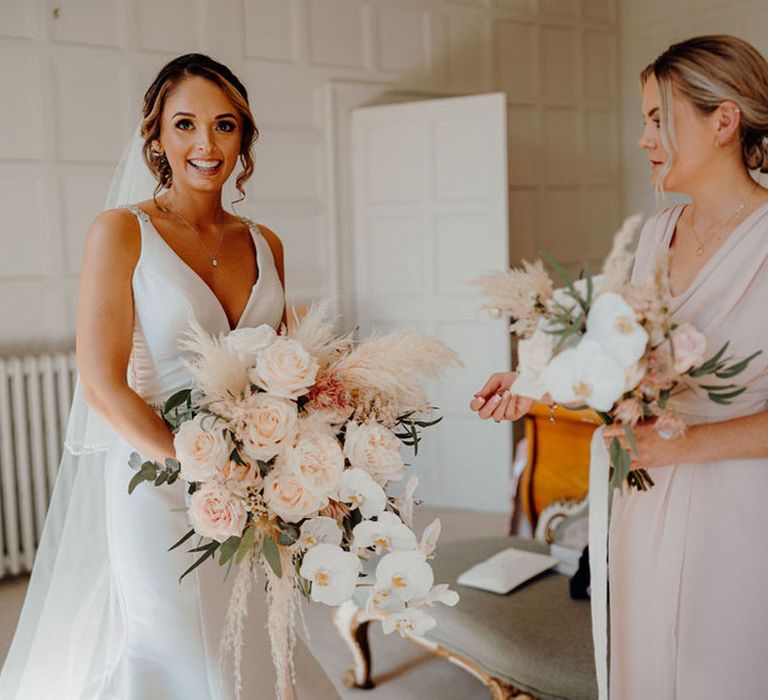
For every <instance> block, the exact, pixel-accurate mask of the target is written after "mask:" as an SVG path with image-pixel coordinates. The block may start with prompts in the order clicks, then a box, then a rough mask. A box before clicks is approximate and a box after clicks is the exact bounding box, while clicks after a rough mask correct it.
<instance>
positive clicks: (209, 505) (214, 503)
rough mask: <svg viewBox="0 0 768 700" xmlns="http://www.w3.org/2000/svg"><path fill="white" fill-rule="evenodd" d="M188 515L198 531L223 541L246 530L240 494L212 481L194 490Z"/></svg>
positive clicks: (245, 515)
mask: <svg viewBox="0 0 768 700" xmlns="http://www.w3.org/2000/svg"><path fill="white" fill-rule="evenodd" d="M189 519H190V521H191V522H192V527H193V528H194V529H195V532H197V533H198V534H199V535H203V536H204V537H210V538H212V539H214V540H216V541H217V542H224V541H225V540H226V539H227V538H228V537H232V536H237V537H239V536H240V535H242V534H243V528H244V527H245V523H246V519H247V513H246V510H245V504H244V503H243V501H242V500H241V499H240V498H238V497H236V496H234V495H233V494H231V493H230V492H229V491H227V489H225V488H223V487H222V486H221V485H219V484H209V485H205V486H203V487H202V488H200V489H198V490H197V491H195V492H194V493H193V494H192V497H191V503H190V506H189Z"/></svg>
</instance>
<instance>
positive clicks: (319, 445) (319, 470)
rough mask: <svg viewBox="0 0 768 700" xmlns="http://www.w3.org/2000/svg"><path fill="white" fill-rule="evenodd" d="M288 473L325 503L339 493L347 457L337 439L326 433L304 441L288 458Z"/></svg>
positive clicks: (317, 434) (307, 437) (314, 435)
mask: <svg viewBox="0 0 768 700" xmlns="http://www.w3.org/2000/svg"><path fill="white" fill-rule="evenodd" d="M286 458H287V464H288V469H289V470H290V471H291V472H293V473H294V474H296V476H298V477H299V478H300V479H301V480H302V481H303V482H304V483H305V484H306V485H307V486H309V488H311V489H312V490H313V491H314V492H315V493H316V494H317V495H318V497H320V498H321V499H322V500H323V506H325V502H326V501H327V498H328V497H329V496H332V495H334V494H335V493H336V491H337V490H338V487H339V482H340V481H341V474H342V472H343V471H344V454H343V453H342V451H341V446H340V445H339V441H338V440H336V438H334V437H332V436H330V435H324V434H323V433H315V434H312V435H309V436H306V437H301V438H300V439H299V442H298V444H297V445H296V447H294V448H293V449H292V450H291V452H290V453H289V454H288V455H287V456H286Z"/></svg>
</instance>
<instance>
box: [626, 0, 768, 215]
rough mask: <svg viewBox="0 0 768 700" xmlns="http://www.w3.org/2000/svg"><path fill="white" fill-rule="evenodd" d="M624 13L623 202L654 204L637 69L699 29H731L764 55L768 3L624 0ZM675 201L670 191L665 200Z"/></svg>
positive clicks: (637, 206) (650, 207)
mask: <svg viewBox="0 0 768 700" xmlns="http://www.w3.org/2000/svg"><path fill="white" fill-rule="evenodd" d="M624 7H625V11H624V16H623V18H622V27H621V44H622V49H623V53H624V58H623V61H622V88H623V89H622V106H623V115H624V116H623V120H622V145H623V151H624V153H623V159H622V162H623V172H622V180H623V183H624V190H625V205H626V208H627V210H628V211H637V212H643V213H644V214H650V213H652V212H653V211H655V210H656V204H655V198H654V195H653V192H652V188H651V184H650V182H651V174H650V169H649V166H648V158H647V156H644V155H643V154H642V153H641V152H640V149H639V148H638V147H637V141H638V139H639V137H640V131H641V125H642V120H641V109H640V82H639V78H638V76H639V73H640V71H641V70H642V69H643V68H645V66H646V65H648V64H649V63H650V62H651V61H653V60H654V59H655V58H656V57H657V56H658V55H659V54H660V53H661V52H662V51H664V49H666V48H667V47H668V46H669V45H670V44H672V43H674V42H675V41H680V40H682V39H687V38H689V37H692V36H696V35H699V34H734V35H736V36H739V37H741V38H742V39H746V40H747V41H749V42H750V43H752V44H753V45H754V46H755V48H757V49H758V50H759V51H760V52H762V54H763V55H764V56H766V57H768V3H766V2H765V0H645V1H644V2H634V0H632V1H627V2H626V3H625V5H624ZM672 201H674V198H672V197H670V198H669V202H672Z"/></svg>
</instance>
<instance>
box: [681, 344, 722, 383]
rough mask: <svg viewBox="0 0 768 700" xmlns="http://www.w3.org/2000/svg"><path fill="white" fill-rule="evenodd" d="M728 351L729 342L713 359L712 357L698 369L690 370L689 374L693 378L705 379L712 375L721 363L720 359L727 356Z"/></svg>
mask: <svg viewBox="0 0 768 700" xmlns="http://www.w3.org/2000/svg"><path fill="white" fill-rule="evenodd" d="M727 349H728V342H726V343H725V345H723V347H721V348H720V350H718V351H717V352H716V353H715V354H714V355H713V356H712V357H710V358H709V359H708V360H707V361H706V362H704V363H703V364H701V365H699V366H698V367H694V368H693V369H691V370H688V374H689V375H690V376H691V377H703V376H704V375H707V374H712V372H713V371H714V370H715V369H716V367H717V363H718V362H719V361H720V358H721V357H722V356H723V355H725V351H726V350H727Z"/></svg>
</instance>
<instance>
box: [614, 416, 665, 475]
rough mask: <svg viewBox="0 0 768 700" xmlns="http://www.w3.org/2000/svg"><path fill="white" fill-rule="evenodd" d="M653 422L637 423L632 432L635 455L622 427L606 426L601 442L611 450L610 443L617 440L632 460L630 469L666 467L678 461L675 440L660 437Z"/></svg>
mask: <svg viewBox="0 0 768 700" xmlns="http://www.w3.org/2000/svg"><path fill="white" fill-rule="evenodd" d="M653 424H654V421H653V420H646V421H642V422H640V423H638V424H637V425H636V426H634V428H632V432H633V433H634V434H635V442H637V454H635V451H634V450H633V449H632V446H631V445H630V444H629V440H627V436H626V434H625V433H624V426H621V425H616V424H613V425H607V426H606V427H605V430H604V431H603V442H604V443H605V447H606V449H608V450H610V449H611V441H612V440H613V438H618V440H619V442H620V443H621V446H622V447H623V448H624V449H625V450H627V452H629V456H630V458H631V459H632V469H653V468H654V467H666V466H669V465H670V464H675V463H676V462H678V461H680V460H679V459H677V457H676V456H675V454H676V452H677V450H676V447H677V444H676V442H677V440H676V439H672V440H668V439H665V438H663V437H661V435H659V433H658V431H657V430H656V428H655V427H654V425H653Z"/></svg>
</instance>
